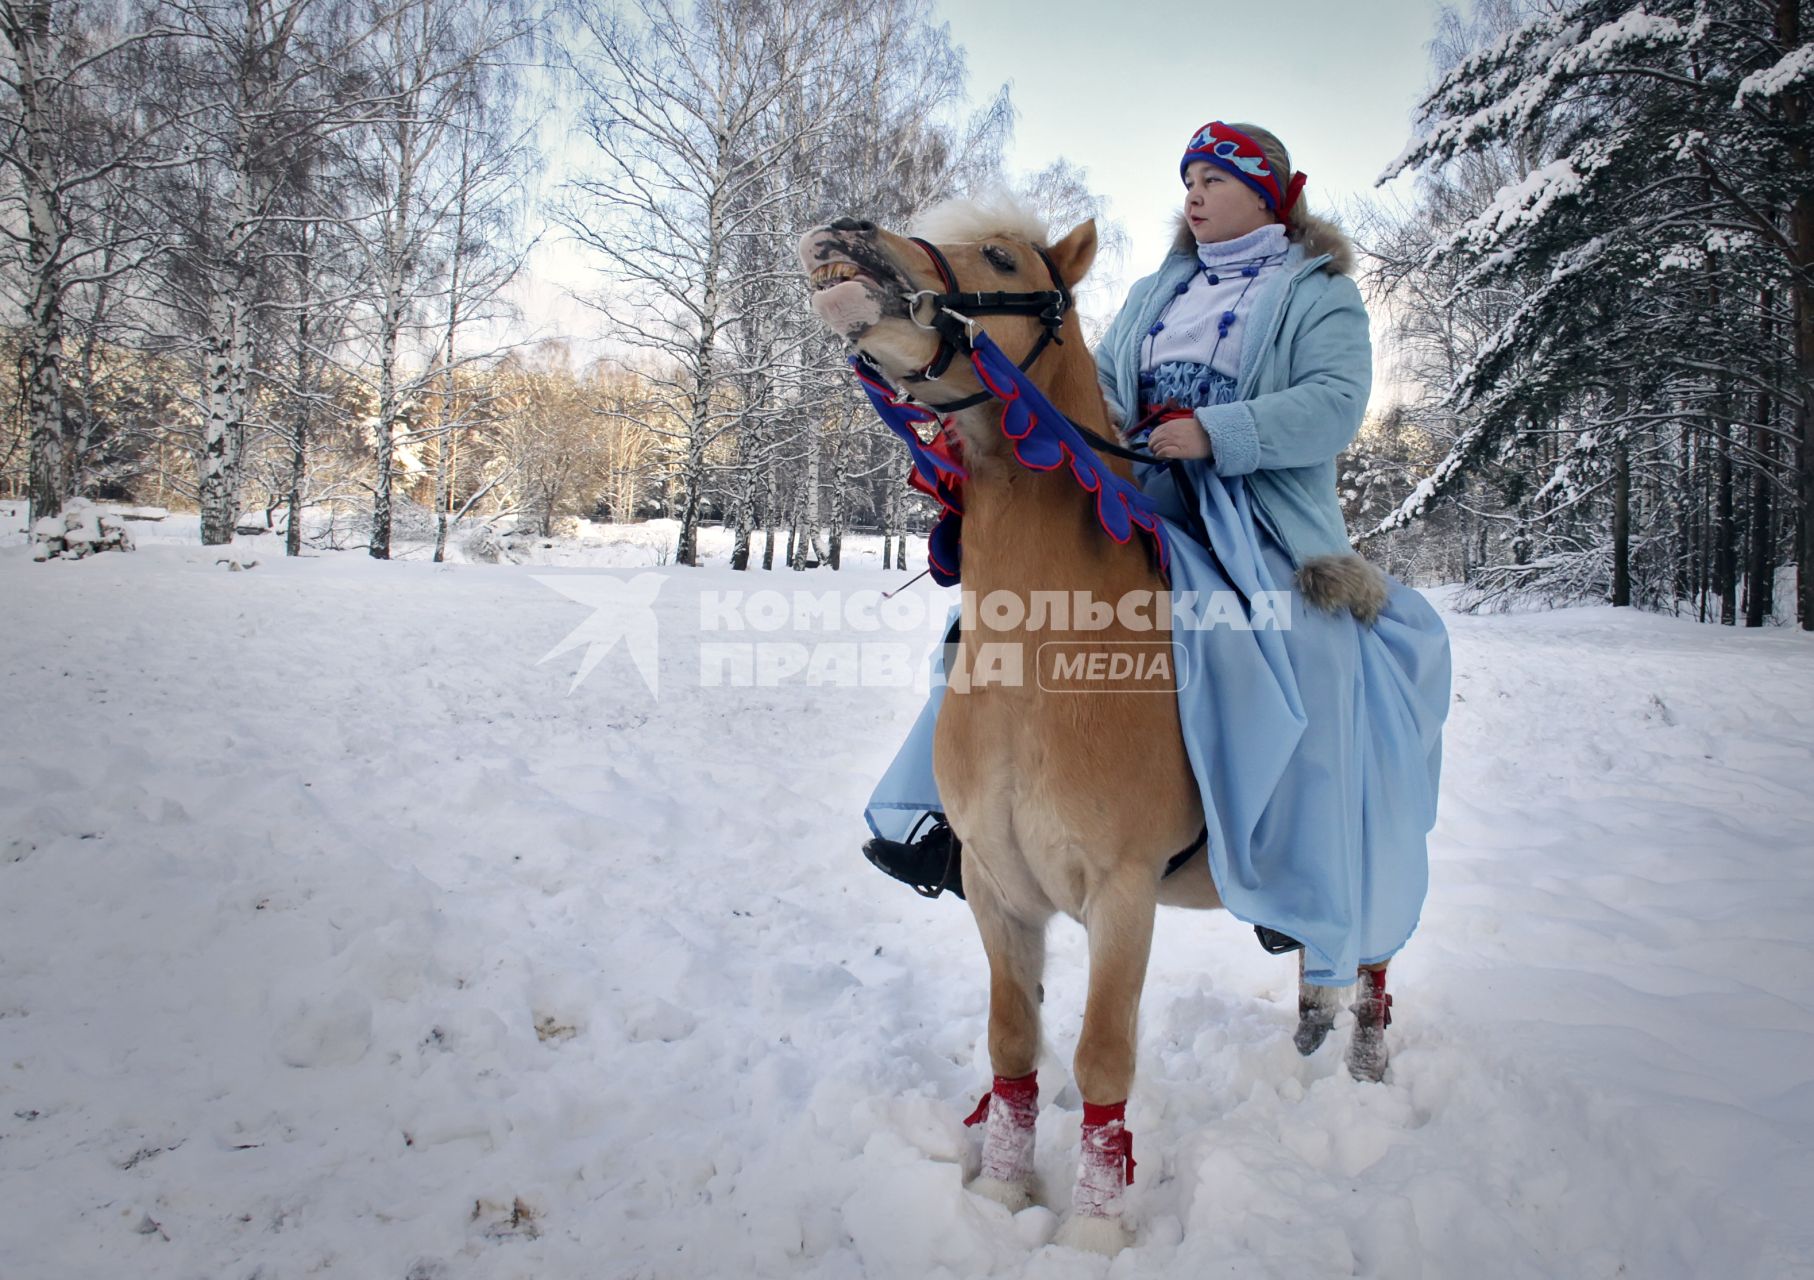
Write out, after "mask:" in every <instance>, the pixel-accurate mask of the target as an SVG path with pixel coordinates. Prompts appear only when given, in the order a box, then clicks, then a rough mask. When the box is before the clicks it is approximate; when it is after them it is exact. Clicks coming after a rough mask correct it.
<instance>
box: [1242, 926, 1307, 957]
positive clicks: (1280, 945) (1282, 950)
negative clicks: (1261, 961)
mask: <svg viewBox="0 0 1814 1280" xmlns="http://www.w3.org/2000/svg"><path fill="white" fill-rule="evenodd" d="M1253 933H1254V936H1255V937H1256V938H1258V939H1259V940H1260V945H1261V946H1262V947H1264V948H1265V949H1266V954H1267V955H1269V956H1282V955H1289V954H1290V953H1291V952H1293V951H1302V950H1303V949H1304V944H1303V943H1301V942H1299V941H1298V940H1297V939H1296V938H1294V937H1292V936H1291V935H1290V934H1286V933H1280V932H1279V931H1278V930H1277V929H1268V928H1267V927H1266V926H1265V925H1263V924H1256V925H1255V926H1254V927H1253Z"/></svg>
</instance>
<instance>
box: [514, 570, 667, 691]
mask: <svg viewBox="0 0 1814 1280" xmlns="http://www.w3.org/2000/svg"><path fill="white" fill-rule="evenodd" d="M532 576H533V577H534V578H535V580H536V581H537V582H540V583H542V584H544V585H546V586H550V587H553V588H554V589H555V590H556V591H558V592H560V593H561V594H562V595H564V596H566V597H567V598H568V599H569V600H574V601H577V602H578V603H580V604H583V605H590V606H591V607H592V616H591V617H589V618H587V619H586V620H585V621H584V622H582V623H580V624H579V625H578V626H577V627H575V628H573V630H572V631H569V632H568V633H567V637H566V639H564V640H562V641H561V642H560V643H559V644H557V645H555V646H554V648H552V649H550V650H549V651H548V652H547V653H546V654H544V655H542V658H541V661H540V662H537V663H536V665H537V666H540V665H541V664H542V663H543V662H546V661H548V660H549V659H550V658H558V657H560V655H561V654H563V653H567V652H569V651H571V650H573V649H577V648H579V647H580V646H581V645H584V646H585V649H586V652H585V656H584V657H582V658H581V659H580V663H579V670H578V671H576V672H574V675H573V683H572V684H570V685H568V686H567V692H568V693H572V692H573V691H574V690H575V689H577V688H579V687H580V683H581V682H582V681H583V680H585V678H586V677H587V676H589V675H591V674H592V669H593V668H594V667H596V666H597V665H598V664H599V663H600V662H602V661H604V659H605V655H606V654H608V653H610V652H611V650H613V649H614V648H616V647H617V642H618V641H619V640H622V641H623V642H624V647H625V648H627V649H628V650H629V651H630V661H631V662H633V663H635V664H636V670H637V673H638V674H640V675H641V676H642V682H643V684H645V685H647V686H648V689H649V692H650V693H651V694H656V695H657V696H659V685H660V682H661V666H660V663H659V661H658V657H659V645H658V644H657V640H656V630H657V627H656V621H655V597H656V595H657V594H658V593H659V592H660V591H661V589H662V587H663V586H664V585H665V584H666V583H667V581H668V580H667V578H665V577H664V576H662V575H661V574H659V573H639V574H637V575H636V576H635V577H634V578H630V579H628V580H626V579H623V578H612V577H608V576H606V575H604V574H595V573H588V574H563V575H559V576H555V575H552V574H548V575H544V574H535V575H532Z"/></svg>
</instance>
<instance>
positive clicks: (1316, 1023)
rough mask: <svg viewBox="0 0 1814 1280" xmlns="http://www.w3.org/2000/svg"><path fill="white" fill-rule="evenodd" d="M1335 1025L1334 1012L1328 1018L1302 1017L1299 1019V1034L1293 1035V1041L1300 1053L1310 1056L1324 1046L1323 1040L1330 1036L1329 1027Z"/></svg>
mask: <svg viewBox="0 0 1814 1280" xmlns="http://www.w3.org/2000/svg"><path fill="white" fill-rule="evenodd" d="M1334 1025H1335V1016H1334V1013H1333V1012H1331V1014H1330V1016H1329V1017H1327V1018H1300V1019H1298V1029H1297V1034H1296V1035H1294V1036H1292V1037H1291V1043H1293V1044H1294V1045H1296V1046H1297V1049H1298V1052H1299V1053H1301V1054H1302V1055H1303V1056H1304V1057H1306V1058H1308V1057H1309V1056H1310V1055H1311V1054H1313V1053H1315V1052H1316V1051H1317V1050H1318V1049H1320V1048H1322V1047H1323V1041H1325V1040H1327V1039H1328V1038H1329V1029H1330V1028H1331V1027H1333V1026H1334Z"/></svg>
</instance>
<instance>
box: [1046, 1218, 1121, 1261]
mask: <svg viewBox="0 0 1814 1280" xmlns="http://www.w3.org/2000/svg"><path fill="white" fill-rule="evenodd" d="M1052 1243H1053V1244H1058V1245H1063V1246H1064V1247H1065V1248H1067V1249H1081V1250H1083V1251H1084V1252H1085V1253H1099V1254H1101V1255H1102V1256H1103V1257H1105V1258H1112V1257H1114V1256H1115V1255H1116V1254H1118V1253H1120V1252H1121V1251H1122V1250H1123V1249H1125V1248H1127V1246H1128V1245H1129V1244H1130V1243H1132V1235H1131V1233H1130V1232H1129V1231H1128V1229H1127V1227H1126V1226H1124V1225H1123V1224H1122V1221H1121V1219H1120V1218H1102V1217H1097V1216H1096V1215H1094V1214H1088V1213H1073V1214H1072V1215H1071V1216H1070V1217H1068V1218H1066V1219H1065V1220H1064V1223H1063V1224H1062V1225H1061V1226H1060V1227H1059V1228H1058V1234H1057V1235H1055V1236H1053V1237H1052Z"/></svg>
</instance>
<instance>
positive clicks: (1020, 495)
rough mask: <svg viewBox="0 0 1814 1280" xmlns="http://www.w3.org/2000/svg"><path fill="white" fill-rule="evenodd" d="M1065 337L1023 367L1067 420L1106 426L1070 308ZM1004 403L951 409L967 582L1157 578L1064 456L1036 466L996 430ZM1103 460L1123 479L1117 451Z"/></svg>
mask: <svg viewBox="0 0 1814 1280" xmlns="http://www.w3.org/2000/svg"><path fill="white" fill-rule="evenodd" d="M1063 337H1064V341H1063V342H1062V343H1054V344H1053V345H1051V346H1048V347H1047V348H1046V350H1045V352H1044V353H1043V354H1042V355H1041V356H1040V358H1039V360H1038V361H1036V362H1035V363H1034V365H1033V366H1032V368H1031V369H1029V370H1028V375H1029V376H1030V377H1031V378H1032V380H1033V381H1034V383H1035V384H1036V385H1037V386H1038V387H1039V389H1040V391H1042V392H1043V393H1044V394H1045V397H1046V399H1048V400H1050V401H1051V402H1052V406H1053V407H1054V408H1056V409H1057V410H1058V411H1059V412H1060V413H1062V414H1064V415H1065V416H1066V417H1067V418H1069V419H1070V420H1071V422H1072V423H1074V424H1076V425H1077V426H1080V427H1088V428H1090V429H1092V430H1094V431H1095V432H1097V434H1099V435H1103V436H1112V435H1113V431H1112V429H1111V428H1110V426H1109V417H1108V409H1107V406H1106V405H1105V404H1104V402H1103V398H1102V389H1101V386H1100V384H1099V383H1098V382H1097V379H1096V362H1095V360H1094V359H1093V358H1091V356H1090V353H1089V350H1088V349H1087V348H1086V347H1085V346H1084V343H1083V334H1082V332H1081V331H1080V330H1079V328H1078V326H1077V323H1076V319H1075V317H1070V318H1068V319H1067V322H1066V325H1065V329H1064V332H1063ZM1002 411H1003V410H1002V405H1001V404H1000V403H999V402H997V401H987V402H985V403H983V404H981V405H977V406H975V407H974V408H971V409H967V410H964V411H963V412H962V413H960V414H959V415H958V416H957V423H956V425H957V429H958V432H959V435H960V436H961V438H962V439H963V442H964V461H965V466H966V469H967V470H968V472H969V477H970V478H969V479H968V481H966V482H965V485H964V585H965V587H966V588H968V589H974V590H977V591H979V592H983V593H986V592H988V591H992V590H997V589H1008V590H1016V591H1024V590H1029V589H1033V590H1044V589H1055V590H1079V589H1085V588H1087V589H1090V590H1092V591H1096V592H1099V593H1103V594H1108V593H1119V592H1122V591H1127V590H1132V589H1134V588H1136V587H1154V586H1157V585H1159V580H1158V577H1157V575H1156V573H1155V572H1154V571H1153V569H1152V566H1151V563H1150V561H1149V560H1148V557H1147V551H1146V548H1145V546H1144V545H1143V543H1142V541H1141V539H1140V538H1139V537H1138V536H1136V537H1134V538H1131V539H1129V540H1128V541H1127V542H1126V543H1116V542H1115V541H1114V540H1112V539H1111V538H1110V537H1109V535H1108V533H1107V532H1106V531H1105V530H1104V529H1103V528H1102V526H1101V524H1100V523H1099V522H1098V520H1097V518H1096V499H1095V497H1094V496H1093V495H1092V494H1090V493H1088V492H1086V491H1085V490H1084V488H1083V487H1082V486H1081V485H1079V484H1078V483H1077V481H1076V479H1075V477H1073V476H1072V474H1071V469H1070V467H1069V466H1060V467H1057V468H1055V469H1054V470H1051V471H1033V470H1030V469H1028V468H1027V467H1025V466H1022V465H1021V464H1020V462H1018V461H1017V460H1016V459H1015V457H1014V450H1013V446H1012V443H1011V442H1010V441H1009V440H1008V439H1007V437H1006V436H1005V435H1004V434H1003V432H1002V425H1001V423H1002ZM1102 461H1103V463H1104V464H1106V465H1107V466H1108V467H1110V468H1111V469H1113V470H1114V471H1115V473H1116V474H1118V475H1120V476H1121V477H1122V478H1123V479H1127V478H1128V477H1129V475H1130V471H1129V468H1128V467H1127V464H1126V463H1124V462H1123V461H1121V460H1120V459H1118V458H1112V457H1103V458H1102Z"/></svg>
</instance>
